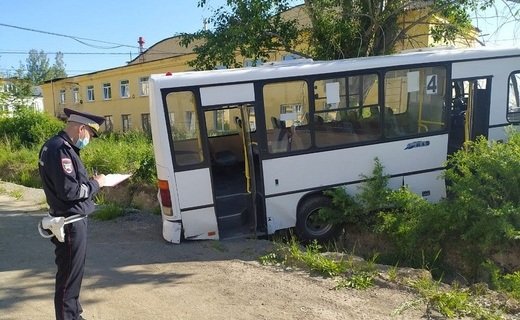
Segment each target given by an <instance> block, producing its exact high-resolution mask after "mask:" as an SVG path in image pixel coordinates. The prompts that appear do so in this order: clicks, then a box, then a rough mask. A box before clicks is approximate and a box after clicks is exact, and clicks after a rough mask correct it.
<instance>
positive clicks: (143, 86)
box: [139, 77, 150, 96]
mask: <svg viewBox="0 0 520 320" xmlns="http://www.w3.org/2000/svg"><path fill="white" fill-rule="evenodd" d="M149 79H150V77H141V78H139V95H140V96H147V95H149V94H150V88H149V85H148V80H149Z"/></svg>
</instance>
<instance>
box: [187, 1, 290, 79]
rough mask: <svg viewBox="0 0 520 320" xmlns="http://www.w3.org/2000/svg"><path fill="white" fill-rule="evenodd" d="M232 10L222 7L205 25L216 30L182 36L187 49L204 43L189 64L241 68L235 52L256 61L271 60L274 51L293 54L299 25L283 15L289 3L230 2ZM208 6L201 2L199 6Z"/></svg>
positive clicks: (199, 66) (200, 66)
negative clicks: (281, 14) (271, 53)
mask: <svg viewBox="0 0 520 320" xmlns="http://www.w3.org/2000/svg"><path fill="white" fill-rule="evenodd" d="M227 4H228V6H229V9H230V10H231V11H228V10H227V9H228V8H226V7H224V6H222V7H220V8H218V9H216V10H214V12H213V16H212V17H211V18H209V19H208V20H207V21H206V22H207V23H209V24H213V25H214V26H215V29H214V30H200V31H198V32H196V33H193V34H187V33H183V34H181V39H182V40H181V44H182V45H185V46H188V45H189V44H191V43H192V42H194V41H197V40H203V41H204V44H202V45H200V46H196V47H195V48H194V52H195V53H196V54H197V58H196V59H195V60H194V61H191V62H189V64H190V65H191V66H193V67H195V68H196V69H213V68H214V67H216V66H218V65H224V66H226V67H229V66H233V67H241V66H242V63H241V61H238V60H237V59H236V53H237V52H238V53H240V54H241V55H242V56H243V57H246V58H251V59H252V60H253V61H255V62H256V61H258V60H267V59H269V53H270V52H271V51H272V50H275V49H283V50H286V51H292V48H294V47H295V45H296V43H295V41H296V39H297V36H298V29H297V24H296V23H295V21H293V20H284V19H282V17H281V16H280V14H279V13H280V12H283V11H286V10H287V9H289V1H288V0H238V1H231V0H228V1H227ZM204 5H206V1H205V0H201V1H199V3H198V6H200V7H202V6H204Z"/></svg>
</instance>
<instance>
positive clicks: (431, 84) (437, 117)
mask: <svg viewBox="0 0 520 320" xmlns="http://www.w3.org/2000/svg"><path fill="white" fill-rule="evenodd" d="M384 83H385V86H384V90H385V92H384V94H385V111H384V112H385V114H384V121H385V126H384V129H385V136H386V137H390V138H394V137H404V136H414V135H417V134H424V133H431V132H436V131H440V130H444V129H445V128H446V120H445V112H444V100H445V98H444V94H445V91H446V90H445V88H446V69H445V68H444V67H441V66H435V67H425V68H416V69H403V70H393V71H389V72H387V73H386V74H385V82H384Z"/></svg>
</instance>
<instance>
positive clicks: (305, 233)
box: [296, 196, 341, 241]
mask: <svg viewBox="0 0 520 320" xmlns="http://www.w3.org/2000/svg"><path fill="white" fill-rule="evenodd" d="M330 205H331V200H330V198H328V197H325V196H316V197H312V198H309V199H306V200H305V201H304V202H303V203H302V204H301V205H300V207H299V210H298V213H297V219H296V233H297V235H298V237H299V239H300V240H303V241H310V240H318V241H329V240H332V239H334V238H336V237H337V236H338V235H339V233H340V232H341V226H340V225H335V224H332V223H329V222H324V221H322V220H321V219H318V212H319V211H320V209H322V208H325V207H328V206H330Z"/></svg>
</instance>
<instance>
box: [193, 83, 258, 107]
mask: <svg viewBox="0 0 520 320" xmlns="http://www.w3.org/2000/svg"><path fill="white" fill-rule="evenodd" d="M200 100H201V104H202V105H203V106H212V105H220V104H232V103H241V102H249V101H254V100H255V91H254V86H253V84H252V83H242V84H234V85H227V86H214V87H204V88H200Z"/></svg>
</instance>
